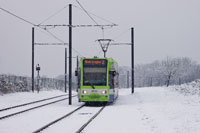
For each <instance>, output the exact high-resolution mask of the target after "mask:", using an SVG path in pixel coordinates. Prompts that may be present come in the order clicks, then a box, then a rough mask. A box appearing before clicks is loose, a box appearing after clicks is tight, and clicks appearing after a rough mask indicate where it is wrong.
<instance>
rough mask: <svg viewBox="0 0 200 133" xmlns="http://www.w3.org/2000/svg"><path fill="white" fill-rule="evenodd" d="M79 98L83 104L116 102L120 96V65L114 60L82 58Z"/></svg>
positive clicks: (77, 74)
mask: <svg viewBox="0 0 200 133" xmlns="http://www.w3.org/2000/svg"><path fill="white" fill-rule="evenodd" d="M75 73H76V76H78V98H79V101H81V102H88V103H89V102H114V100H115V99H116V98H117V96H118V76H119V74H118V64H117V62H116V61H115V60H113V59H112V58H97V57H94V58H81V59H80V63H79V69H78V71H76V72H75Z"/></svg>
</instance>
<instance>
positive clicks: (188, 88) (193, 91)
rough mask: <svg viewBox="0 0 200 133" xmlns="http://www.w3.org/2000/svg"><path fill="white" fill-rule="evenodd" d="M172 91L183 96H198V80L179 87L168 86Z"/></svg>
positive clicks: (199, 93)
mask: <svg viewBox="0 0 200 133" xmlns="http://www.w3.org/2000/svg"><path fill="white" fill-rule="evenodd" d="M170 88H171V89H172V90H175V91H178V92H180V93H183V94H184V95H199V96H200V79H197V80H195V81H192V82H190V83H185V84H181V85H174V86H170Z"/></svg>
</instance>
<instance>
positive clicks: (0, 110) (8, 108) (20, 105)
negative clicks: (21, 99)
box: [0, 94, 68, 112]
mask: <svg viewBox="0 0 200 133" xmlns="http://www.w3.org/2000/svg"><path fill="white" fill-rule="evenodd" d="M67 95H68V94H64V95H58V96H55V97H49V98H45V99H41V100H37V101H33V102H28V103H24V104H19V105H15V106H11V107H6V108H3V109H0V112H2V111H5V110H10V109H14V108H18V107H22V106H26V105H30V104H35V103H39V102H43V101H47V100H51V99H55V98H59V97H63V96H67Z"/></svg>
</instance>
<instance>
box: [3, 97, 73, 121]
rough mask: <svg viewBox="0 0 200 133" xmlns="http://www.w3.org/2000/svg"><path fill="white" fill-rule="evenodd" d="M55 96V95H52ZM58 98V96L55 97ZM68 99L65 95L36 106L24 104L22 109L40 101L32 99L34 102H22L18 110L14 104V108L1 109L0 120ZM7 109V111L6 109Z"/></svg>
mask: <svg viewBox="0 0 200 133" xmlns="http://www.w3.org/2000/svg"><path fill="white" fill-rule="evenodd" d="M75 96H76V95H74V96H72V97H75ZM54 98H55V97H54ZM54 98H49V99H43V100H42V101H47V100H50V99H54ZM56 98H58V97H56ZM67 99H68V96H66V97H65V98H60V99H58V100H54V101H51V102H47V103H43V104H40V105H36V106H32V105H31V106H32V107H28V108H27V106H26V108H25V109H24V106H25V105H30V104H33V103H38V102H42V101H40V100H39V101H34V102H30V104H24V105H23V104H22V105H23V106H18V107H20V108H21V107H22V109H21V110H20V111H19V110H18V109H17V111H16V109H15V108H18V107H17V106H14V108H12V107H11V108H9V109H4V110H3V112H2V111H1V112H0V120H3V119H6V118H9V117H12V116H15V115H18V114H22V113H24V112H27V111H31V110H34V109H37V108H41V107H44V106H47V105H50V104H54V103H58V102H61V101H64V100H67ZM11 109H13V110H12V113H9V112H10V110H11ZM7 110H8V111H7Z"/></svg>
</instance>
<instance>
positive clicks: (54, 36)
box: [0, 7, 84, 57]
mask: <svg viewBox="0 0 200 133" xmlns="http://www.w3.org/2000/svg"><path fill="white" fill-rule="evenodd" d="M0 9H1V10H3V11H4V12H6V13H8V14H10V15H12V16H14V17H16V18H18V19H20V20H22V21H24V22H26V23H28V24H30V25H32V26H34V27H38V28H40V29H43V30H45V31H46V32H47V33H49V35H51V36H52V37H53V38H55V39H56V40H58V41H60V42H62V43H65V42H64V41H63V40H62V39H60V38H58V37H57V36H56V35H54V34H53V33H51V32H50V31H49V30H47V29H45V28H41V27H40V26H38V25H36V24H34V23H32V22H30V21H28V20H26V19H24V18H22V17H19V16H18V15H16V14H14V13H12V12H10V11H8V10H6V9H4V8H2V7H0ZM52 16H53V15H52ZM43 33H44V32H43ZM72 49H73V50H74V51H75V52H76V53H77V54H79V55H80V56H82V55H81V54H80V53H79V52H78V51H77V50H76V49H74V48H72ZM82 57H84V56H82Z"/></svg>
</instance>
